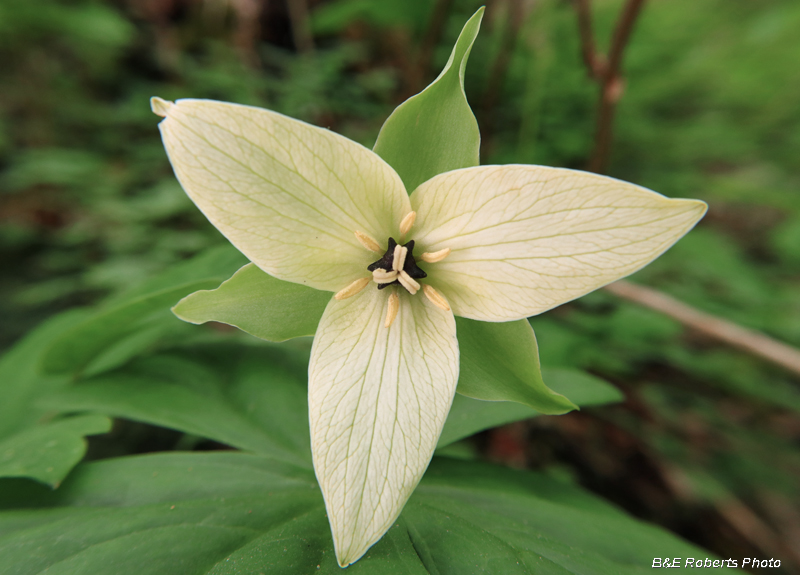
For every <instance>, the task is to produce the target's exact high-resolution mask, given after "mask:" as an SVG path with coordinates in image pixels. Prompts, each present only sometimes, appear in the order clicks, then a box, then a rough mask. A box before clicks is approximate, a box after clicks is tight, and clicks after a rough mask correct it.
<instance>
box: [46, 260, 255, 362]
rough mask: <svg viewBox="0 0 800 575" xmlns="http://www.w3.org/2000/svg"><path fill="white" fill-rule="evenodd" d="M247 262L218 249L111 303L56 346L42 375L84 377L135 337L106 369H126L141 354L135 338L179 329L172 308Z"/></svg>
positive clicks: (68, 333)
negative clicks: (122, 366) (95, 363)
mask: <svg viewBox="0 0 800 575" xmlns="http://www.w3.org/2000/svg"><path fill="white" fill-rule="evenodd" d="M244 261H245V260H244V257H243V256H242V255H241V254H239V253H238V252H236V251H234V250H233V249H232V248H231V247H229V246H225V247H224V248H216V249H213V250H210V251H208V252H206V253H204V254H201V255H200V256H197V257H196V258H194V259H192V260H190V261H188V262H186V263H184V264H181V265H180V266H177V267H176V268H175V269H173V270H169V271H168V272H166V273H164V274H162V275H161V276H158V277H156V278H153V279H152V280H150V281H148V282H146V283H145V284H144V285H143V286H142V287H141V288H138V289H136V290H134V291H132V292H131V293H130V294H128V295H127V296H126V297H124V298H122V299H120V298H116V299H114V300H112V302H111V303H109V304H106V305H104V306H101V307H100V309H99V310H98V311H97V312H95V313H94V314H93V315H92V316H91V317H89V318H88V319H86V320H84V321H82V322H80V323H78V324H77V325H75V327H73V328H72V329H70V330H69V331H67V332H65V333H64V334H62V336H61V337H60V338H59V339H57V340H56V341H55V342H53V344H52V345H51V347H50V348H49V349H48V350H47V353H46V354H45V356H44V358H43V362H42V367H43V369H44V370H45V371H46V372H48V373H75V372H80V371H82V370H84V369H86V368H87V366H89V365H90V364H91V362H92V361H94V360H97V359H98V358H99V357H100V356H101V355H102V354H104V353H106V352H108V353H111V354H112V355H113V354H114V352H115V349H114V348H115V346H117V345H120V344H123V343H128V344H130V343H131V342H130V341H129V340H128V341H126V340H127V338H131V337H132V338H133V345H126V346H124V347H122V349H121V350H120V348H117V349H116V352H117V353H116V357H114V362H113V363H112V362H108V363H109V364H108V365H105V366H104V367H111V366H112V365H113V364H119V363H122V362H123V361H125V360H127V359H129V358H130V357H132V356H134V355H136V354H137V353H139V352H140V351H141V350H142V345H140V344H141V343H142V342H141V341H137V340H136V335H135V334H136V333H137V332H140V331H142V330H145V329H153V330H155V331H153V332H151V335H155V336H156V337H158V336H159V335H160V334H161V333H163V332H161V331H160V330H169V329H170V325H169V324H170V323H173V324H174V323H175V322H174V321H173V318H172V317H171V315H170V314H169V312H168V311H167V310H169V308H170V307H171V306H173V305H174V304H175V303H176V302H177V301H178V300H180V299H181V298H182V297H184V296H186V295H188V294H190V293H192V292H193V291H196V290H199V289H205V288H213V287H216V286H218V285H219V284H220V282H221V281H223V280H224V279H225V278H227V277H229V276H230V275H231V274H232V273H233V272H234V271H235V270H236V269H238V268H239V267H241V265H242V264H243V263H244ZM144 343H145V344H149V343H152V338H150V339H147V338H145V341H144ZM95 371H97V370H95Z"/></svg>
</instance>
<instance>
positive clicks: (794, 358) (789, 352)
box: [605, 280, 800, 375]
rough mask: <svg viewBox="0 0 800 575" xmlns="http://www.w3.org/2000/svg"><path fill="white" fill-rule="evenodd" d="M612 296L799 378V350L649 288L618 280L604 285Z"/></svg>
mask: <svg viewBox="0 0 800 575" xmlns="http://www.w3.org/2000/svg"><path fill="white" fill-rule="evenodd" d="M605 289H606V290H608V291H610V292H611V293H613V294H615V295H617V296H619V297H621V298H623V299H626V300H628V301H632V302H635V303H638V304H639V305H642V306H644V307H647V308H650V309H652V310H655V311H658V312H661V313H663V314H664V315H666V316H669V317H671V318H673V319H675V320H678V321H679V322H681V323H682V324H684V325H685V326H688V327H690V328H692V329H694V330H696V331H699V332H700V333H703V334H705V335H707V336H710V337H712V338H714V339H716V340H718V341H722V342H724V343H727V344H728V345H730V346H732V347H734V348H736V349H739V350H741V351H744V352H746V353H749V354H751V355H755V356H756V357H760V358H761V359H765V360H767V361H769V362H771V363H773V364H775V365H779V366H781V367H783V368H784V369H787V370H789V371H791V372H793V373H794V374H796V375H800V350H798V349H796V348H794V347H792V346H790V345H787V344H785V343H782V342H780V341H777V340H775V339H772V338H771V337H769V336H766V335H764V334H763V333H759V332H757V331H754V330H750V329H747V328H744V327H741V326H739V325H736V324H735V323H732V322H730V321H727V320H724V319H722V318H719V317H716V316H713V315H711V314H708V313H705V312H702V311H700V310H698V309H695V308H693V307H691V306H689V305H686V304H685V303H683V302H680V301H678V300H676V299H675V298H673V297H670V296H668V295H666V294H664V293H661V292H659V291H656V290H654V289H652V288H648V287H645V286H641V285H637V284H633V283H631V282H628V281H625V280H621V281H618V282H615V283H613V284H610V285H607V286H606V287H605Z"/></svg>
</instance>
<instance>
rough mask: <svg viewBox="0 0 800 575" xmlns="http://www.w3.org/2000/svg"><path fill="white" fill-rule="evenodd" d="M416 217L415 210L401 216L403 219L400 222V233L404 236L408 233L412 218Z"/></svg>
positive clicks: (412, 222)
mask: <svg viewBox="0 0 800 575" xmlns="http://www.w3.org/2000/svg"><path fill="white" fill-rule="evenodd" d="M416 219H417V212H408V215H407V216H406V217H404V218H403V221H401V222H400V235H401V236H404V235H406V234H407V233H408V230H410V229H411V226H413V225H414V220H416Z"/></svg>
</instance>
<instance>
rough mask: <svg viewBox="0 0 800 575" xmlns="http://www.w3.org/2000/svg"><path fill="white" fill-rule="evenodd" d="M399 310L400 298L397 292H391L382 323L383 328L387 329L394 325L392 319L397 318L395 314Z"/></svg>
mask: <svg viewBox="0 0 800 575" xmlns="http://www.w3.org/2000/svg"><path fill="white" fill-rule="evenodd" d="M399 310H400V296H398V295H397V292H392V295H390V296H389V307H388V308H387V309H386V321H385V322H383V326H384V327H389V326H390V325H392V324H393V323H394V318H396V317H397V312H398V311H399Z"/></svg>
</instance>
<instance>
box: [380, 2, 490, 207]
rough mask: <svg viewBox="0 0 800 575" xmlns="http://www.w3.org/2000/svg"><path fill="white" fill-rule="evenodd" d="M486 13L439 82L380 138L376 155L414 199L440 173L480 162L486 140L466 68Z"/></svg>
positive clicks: (468, 27) (472, 22) (469, 28)
mask: <svg viewBox="0 0 800 575" xmlns="http://www.w3.org/2000/svg"><path fill="white" fill-rule="evenodd" d="M483 10H484V9H483V8H480V9H479V10H478V11H477V12H476V13H475V14H474V15H473V16H472V18H470V19H469V20H468V21H467V23H466V24H465V25H464V28H463V29H462V31H461V35H459V37H458V40H457V41H456V44H455V46H454V47H453V52H452V53H451V54H450V59H449V60H448V61H447V65H446V66H445V67H444V70H442V73H441V74H439V77H438V78H436V80H434V81H433V83H432V84H430V85H429V86H428V87H427V88H425V89H424V90H423V91H422V92H420V93H419V94H417V95H416V96H412V97H411V98H409V99H408V100H406V101H405V102H403V103H402V104H400V105H399V106H398V107H397V108H396V109H395V110H394V112H392V114H391V116H389V117H388V118H387V119H386V122H384V124H383V127H382V128H381V131H380V134H378V140H377V142H375V147H374V148H373V151H374V152H375V153H376V154H378V155H379V156H380V157H381V158H383V159H384V160H386V161H387V162H388V163H389V165H390V166H392V167H393V168H394V169H395V170H396V171H397V173H398V174H400V178H401V179H402V180H403V183H404V184H405V186H406V190H407V191H408V193H409V194H410V193H411V192H413V191H414V190H415V189H416V188H417V186H419V185H420V184H421V183H422V182H424V181H426V180H429V179H431V178H432V177H433V176H435V175H437V174H441V173H443V172H449V171H450V170H457V169H459V168H468V167H471V166H477V165H478V164H479V163H480V146H481V135H480V131H479V130H478V122H477V120H476V119H475V115H474V114H473V113H472V110H471V109H470V107H469V104H468V103H467V95H466V94H465V93H464V69H465V68H466V66H467V58H469V52H470V50H471V49H472V44H473V43H474V42H475V38H476V37H477V35H478V30H479V29H480V26H481V20H482V19H483Z"/></svg>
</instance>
